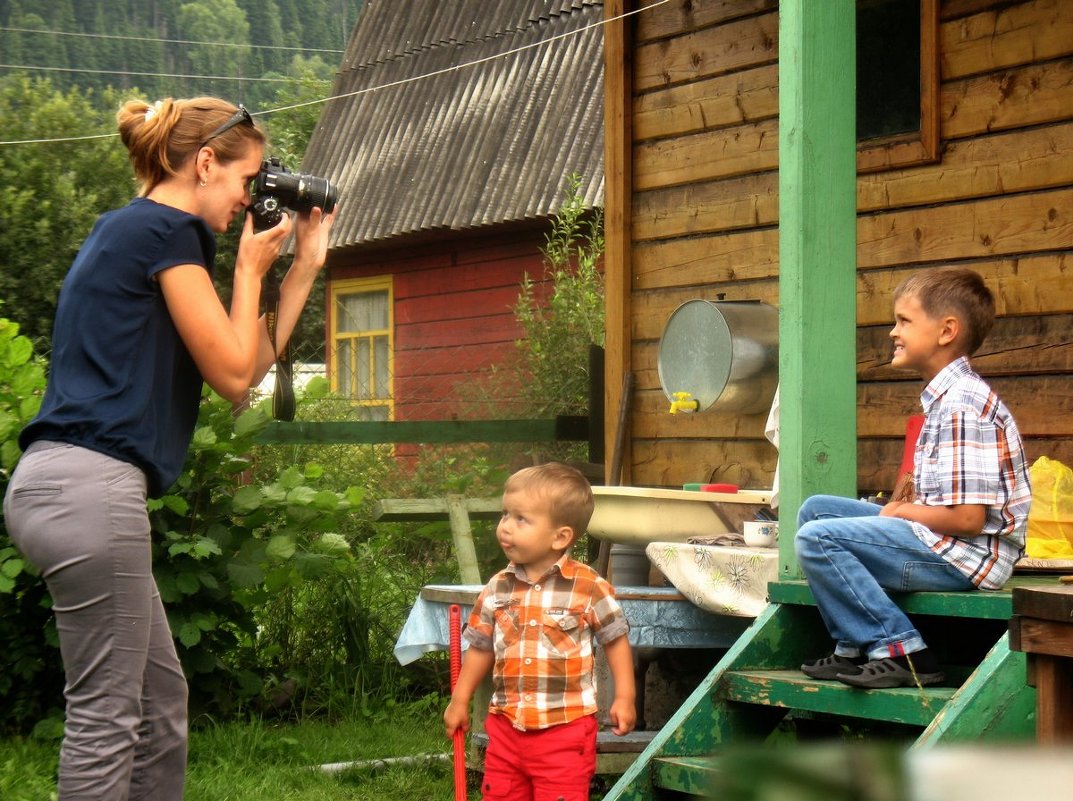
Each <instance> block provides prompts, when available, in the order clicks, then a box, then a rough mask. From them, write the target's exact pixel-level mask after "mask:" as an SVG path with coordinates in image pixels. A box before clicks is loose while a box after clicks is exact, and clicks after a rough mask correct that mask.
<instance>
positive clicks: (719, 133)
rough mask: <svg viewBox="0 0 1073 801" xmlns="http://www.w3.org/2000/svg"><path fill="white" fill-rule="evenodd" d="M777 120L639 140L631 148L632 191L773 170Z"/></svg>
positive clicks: (777, 141) (777, 144)
mask: <svg viewBox="0 0 1073 801" xmlns="http://www.w3.org/2000/svg"><path fill="white" fill-rule="evenodd" d="M778 127H779V123H778V120H774V119H768V120H762V121H760V122H754V123H745V124H743V125H738V126H735V127H733V128H719V129H717V130H714V131H703V132H701V133H694V134H688V135H686V136H679V137H675V138H673V139H660V140H657V141H653V142H645V143H642V144H640V145H638V146H637V147H636V148H635V150H634V156H633V158H634V176H633V180H634V186H635V187H636V189H637V191H644V190H646V189H659V188H662V187H667V186H677V185H679V184H686V183H696V182H698V181H708V180H718V179H722V178H729V177H732V176H735V175H748V174H750V173H754V172H764V171H767V170H775V169H777V168H778V166H779V139H778Z"/></svg>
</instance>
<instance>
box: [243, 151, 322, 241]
mask: <svg viewBox="0 0 1073 801" xmlns="http://www.w3.org/2000/svg"><path fill="white" fill-rule="evenodd" d="M252 195H253V205H252V206H250V212H251V213H252V214H253V228H254V230H255V231H265V230H267V229H269V228H272V227H274V226H276V225H278V224H279V221H280V220H282V219H283V211H284V209H293V210H294V211H297V212H300V213H305V212H309V211H311V210H313V209H315V208H321V209H324V213H325V214H331V213H332V210H333V209H334V208H335V202H336V201H337V200H338V199H339V192H338V190H337V189H336V188H335V187H334V186H332V184H331V182H330V181H329V180H328V179H327V178H318V177H317V176H316V175H305V174H303V173H300V172H291V171H290V170H288V169H287V168H286V167H284V166H283V165H282V164H281V163H280V161H279V159H278V158H271V159H269V160H268V161H265V162H262V164H261V170H260V172H258V173H257V177H256V178H254V179H253V190H252Z"/></svg>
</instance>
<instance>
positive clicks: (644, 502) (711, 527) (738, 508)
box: [589, 487, 771, 545]
mask: <svg viewBox="0 0 1073 801" xmlns="http://www.w3.org/2000/svg"><path fill="white" fill-rule="evenodd" d="M592 494H593V497H594V499H595V502H596V507H595V509H593V513H592V521H591V522H590V523H589V534H591V535H592V536H593V537H596V538H597V539H601V540H606V541H608V542H612V543H616V544H618V545H647V544H648V543H650V542H685V541H686V540H687V539H689V538H690V537H713V536H719V535H720V534H728V533H730V532H732V531H740V529H741V523H742V521H744V520H752V519H753V518H754V516H755V515H756V513H757V512H758V511H759V510H760V509H761V508H763V507H766V506H767V505H768V503H769V501H770V500H771V491H770V490H739V491H738V492H692V491H690V490H673V489H653V488H648V487H593V488H592Z"/></svg>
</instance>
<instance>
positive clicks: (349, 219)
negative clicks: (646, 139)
mask: <svg viewBox="0 0 1073 801" xmlns="http://www.w3.org/2000/svg"><path fill="white" fill-rule="evenodd" d="M601 6H602V4H601V3H600V2H594V1H593V0H573V1H571V0H524V2H515V0H510V1H509V2H486V0H459V1H458V2H450V3H444V2H440V0H410V2H407V3H405V4H399V3H397V2H390V1H389V0H367V2H366V3H365V5H364V7H363V10H362V13H361V15H360V17H359V19H358V21H357V23H356V26H355V28H354V31H353V35H352V37H351V39H350V42H349V44H348V46H347V50H346V54H345V57H344V59H343V62H342V65H341V67H340V70H339V73H338V77H337V79H336V82H335V87H334V89H333V92H332V96H333V99H332V100H331V101H330V102H328V103H327V105H326V106H325V109H324V111H323V113H322V115H321V119H320V121H319V124H318V126H317V129H316V131H315V133H314V136H313V138H312V141H311V143H310V146H309V150H308V153H307V156H306V159H305V161H304V163H303V170H304V171H306V172H311V173H314V174H316V175H323V176H327V177H329V178H330V179H331V180H332V181H333V182H334V183H336V184H337V185H338V187H339V190H340V197H341V202H340V208H339V212H338V217H337V220H336V223H335V227H334V229H333V231H332V239H331V243H330V248H331V252H330V257H329V262H328V272H327V279H328V280H327V294H328V297H327V309H328V313H327V329H328V331H327V337H328V348H327V350H328V353H327V359H326V362H327V366H328V373H329V377H330V380H331V382H332V386H333V389H334V390H336V391H338V392H340V393H342V394H344V395H346V396H348V397H350V398H352V399H353V400H354V401H355V404H356V405H357V407H358V408H359V410H360V413H361V416H362V419H367V420H400V421H405V420H452V419H455V418H457V417H464V416H466V405H467V402H472V401H473V398H472V397H469V396H468V395H467V391H466V385H470V384H472V382H473V381H474V380H475V379H477V378H479V377H480V376H481V375H482V373H484V372H486V371H488V370H489V369H491V367H492V366H493V365H499V366H502V365H504V364H507V363H509V361H510V359H511V357H512V355H513V353H514V351H515V347H514V342H515V340H516V339H518V338H519V336H521V330H520V328H519V325H518V323H517V321H516V319H515V317H514V314H513V311H512V308H513V306H514V304H515V303H516V302H517V299H518V293H519V289H520V287H521V284H522V282H523V280H525V278H526V277H527V276H528V278H529V279H531V280H533V281H535V282H537V284H538V285H539V284H540V283H541V282H542V281H543V279H544V265H543V262H542V256H541V252H540V249H541V247H542V246H544V245H545V243H546V236H547V234H548V232H549V230H550V227H549V223H548V217H549V216H550V215H552V214H554V213H555V212H556V211H557V210H558V209H559V208H560V206H561V204H562V202H563V198H564V193H565V192H566V187H567V179H568V177H569V176H570V175H571V174H575V173H576V174H577V175H578V176H580V178H581V181H582V183H581V187H580V194H581V195H582V196H583V198H584V201H585V203H586V204H587V205H588V206H593V205H598V204H600V203H601V202H602V197H603V104H602V93H603V62H602V48H603V38H602V31H601V27H600V25H599V23H600V21H601V20H602V14H603V10H602V7H601ZM510 400H511V399H510V398H498V399H496V401H495V405H496V407H497V410H498V411H497V416H499V417H511V416H516V415H512V414H511V408H510Z"/></svg>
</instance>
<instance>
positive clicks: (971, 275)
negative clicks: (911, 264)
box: [894, 267, 995, 356]
mask: <svg viewBox="0 0 1073 801" xmlns="http://www.w3.org/2000/svg"><path fill="white" fill-rule="evenodd" d="M903 296H911V297H915V298H916V299H917V300H918V301H920V307H921V308H922V309H923V310H924V312H925V313H926V314H927V315H928V316H929V317H933V318H939V317H942V316H944V315H953V316H954V317H957V318H958V320H960V321H961V324H962V326H963V328H964V329H965V340H964V342H965V349H966V354H968V355H970V356H971V355H972V354H973V353H975V352H976V350H977V349H978V348H979V347H980V345H982V344H983V342H984V339H986V338H987V335H988V333H989V332H990V331H991V326H992V324H993V323H994V322H995V297H994V295H992V294H991V290H990V289H988V288H987V285H986V284H985V283H984V279H983V278H981V277H980V274H979V273H977V272H976V271H975V270H970V269H968V268H967V267H937V268H935V269H931V270H924V271H922V272H919V273H915V274H913V275H911V276H909V278H906V279H905V280H904V281H902V283H901V284H899V285H898V288H897V289H896V290H894V299H895V300H898V299H899V298H901V297H903Z"/></svg>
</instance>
